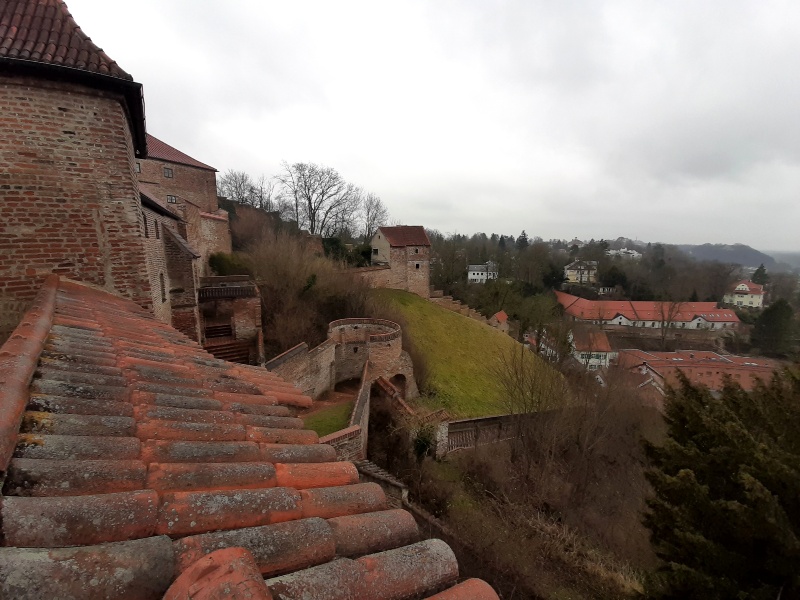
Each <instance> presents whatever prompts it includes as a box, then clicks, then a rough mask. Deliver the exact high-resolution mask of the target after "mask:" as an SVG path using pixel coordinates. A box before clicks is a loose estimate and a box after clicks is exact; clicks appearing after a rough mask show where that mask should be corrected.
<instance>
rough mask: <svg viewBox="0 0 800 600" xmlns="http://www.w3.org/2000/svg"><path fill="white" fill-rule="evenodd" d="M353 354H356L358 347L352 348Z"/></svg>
mask: <svg viewBox="0 0 800 600" xmlns="http://www.w3.org/2000/svg"><path fill="white" fill-rule="evenodd" d="M353 354H358V346H356V347H355V348H353Z"/></svg>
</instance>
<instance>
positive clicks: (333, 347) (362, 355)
mask: <svg viewBox="0 0 800 600" xmlns="http://www.w3.org/2000/svg"><path fill="white" fill-rule="evenodd" d="M367 364H369V376H370V379H371V380H372V381H374V380H375V379H377V378H378V377H385V378H386V379H390V378H392V377H394V376H395V375H402V376H403V377H404V378H405V381H406V395H407V397H410V398H413V397H415V396H416V395H418V391H417V386H416V382H415V381H414V368H413V365H412V363H411V359H410V357H409V356H408V353H406V352H404V351H403V340H402V332H401V330H400V326H399V325H397V324H396V323H392V322H391V321H385V320H382V319H342V320H340V321H333V322H332V323H331V324H330V325H329V326H328V339H327V340H326V341H325V342H323V343H322V344H320V345H319V346H317V347H316V348H313V349H311V350H309V349H308V346H307V345H306V344H305V343H303V344H298V345H297V346H295V347H294V348H291V349H290V350H287V351H286V352H284V353H283V354H281V355H279V356H276V357H275V358H273V359H272V360H270V361H268V362H267V363H266V365H265V367H266V368H267V369H269V370H270V371H272V372H274V373H276V374H277V375H280V376H281V377H282V378H284V379H286V380H287V381H289V382H291V383H294V384H295V385H297V386H298V387H299V388H300V389H302V390H303V392H304V393H306V394H308V395H309V396H311V397H312V398H318V397H319V396H320V395H321V394H322V393H323V392H325V391H327V390H330V389H333V387H334V386H335V385H336V384H337V383H339V382H341V381H346V380H348V379H356V378H360V377H362V376H363V373H364V372H365V368H366V366H367ZM362 383H363V382H362Z"/></svg>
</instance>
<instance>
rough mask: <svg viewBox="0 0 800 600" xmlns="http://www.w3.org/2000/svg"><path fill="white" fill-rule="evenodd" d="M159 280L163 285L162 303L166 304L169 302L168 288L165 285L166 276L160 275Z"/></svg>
mask: <svg viewBox="0 0 800 600" xmlns="http://www.w3.org/2000/svg"><path fill="white" fill-rule="evenodd" d="M158 280H159V283H160V284H161V301H162V302H166V301H167V286H166V284H165V283H164V274H163V273H159V274H158Z"/></svg>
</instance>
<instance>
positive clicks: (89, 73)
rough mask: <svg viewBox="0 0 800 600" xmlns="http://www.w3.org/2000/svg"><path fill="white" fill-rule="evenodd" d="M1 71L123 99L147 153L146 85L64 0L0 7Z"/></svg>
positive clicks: (19, 0)
mask: <svg viewBox="0 0 800 600" xmlns="http://www.w3.org/2000/svg"><path fill="white" fill-rule="evenodd" d="M0 68H2V69H13V70H15V71H17V72H21V73H24V74H29V75H32V76H34V77H44V78H53V77H55V78H57V79H68V80H69V81H73V82H76V83H79V84H81V85H86V86H88V87H90V88H98V89H101V90H110V91H112V92H113V93H115V94H121V96H122V101H123V103H124V104H125V105H126V106H127V108H128V114H129V118H130V124H131V132H132V134H133V146H134V150H135V152H136V155H137V156H144V155H145V153H146V142H145V116H144V97H143V95H142V86H141V84H139V83H136V82H135V81H134V80H133V77H131V75H129V74H128V73H126V72H125V71H124V70H122V68H121V67H120V66H119V65H118V64H117V63H116V62H114V61H113V60H111V58H110V57H109V56H108V55H107V54H106V53H105V52H103V51H102V50H101V49H100V48H98V47H97V46H96V45H95V44H94V42H92V40H91V39H90V38H89V36H87V35H86V34H85V33H84V32H83V30H82V29H81V28H80V27H79V26H78V24H77V23H76V22H75V19H73V18H72V15H71V14H70V13H69V10H68V9H67V6H66V4H64V2H63V1H62V0H4V1H3V2H0Z"/></svg>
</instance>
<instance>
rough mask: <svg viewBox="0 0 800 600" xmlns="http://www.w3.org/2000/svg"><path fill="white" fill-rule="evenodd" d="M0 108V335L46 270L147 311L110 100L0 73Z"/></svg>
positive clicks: (129, 178)
mask: <svg viewBox="0 0 800 600" xmlns="http://www.w3.org/2000/svg"><path fill="white" fill-rule="evenodd" d="M0 107H2V113H0V127H1V128H2V132H3V135H2V136H0V165H2V168H1V169H0V221H1V222H2V236H0V337H5V336H6V335H8V333H10V331H11V330H12V329H13V327H14V325H15V324H16V322H17V320H18V319H19V317H20V316H21V314H22V310H23V309H24V307H25V306H26V305H27V304H28V303H29V302H30V301H31V300H32V298H33V296H34V294H35V291H36V290H37V289H38V288H39V286H40V285H41V283H42V281H43V280H44V278H45V277H46V275H47V274H48V273H58V274H60V275H64V276H66V277H70V278H73V279H77V280H81V281H86V282H89V283H92V284H95V285H98V286H100V287H102V288H104V289H106V290H108V291H111V292H116V293H119V294H121V295H122V296H125V297H127V298H131V299H132V300H134V301H135V302H137V303H138V304H140V305H141V306H144V307H146V308H152V304H153V297H152V295H151V288H150V280H149V278H148V275H147V267H146V262H145V255H144V245H143V242H142V240H143V237H142V234H143V230H142V224H141V212H140V204H139V198H138V189H137V184H136V179H135V175H134V171H133V164H134V163H133V146H132V140H131V133H130V129H129V127H128V121H127V119H126V117H125V113H124V110H123V108H122V105H121V103H120V98H119V97H117V96H115V95H113V94H105V93H103V92H99V91H95V90H89V89H87V88H83V87H81V86H77V85H72V84H67V83H55V82H52V83H51V82H46V81H41V80H37V79H31V78H23V77H13V76H5V75H3V76H0Z"/></svg>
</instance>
